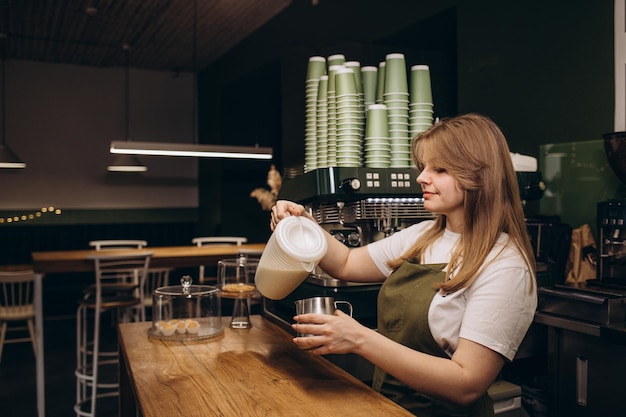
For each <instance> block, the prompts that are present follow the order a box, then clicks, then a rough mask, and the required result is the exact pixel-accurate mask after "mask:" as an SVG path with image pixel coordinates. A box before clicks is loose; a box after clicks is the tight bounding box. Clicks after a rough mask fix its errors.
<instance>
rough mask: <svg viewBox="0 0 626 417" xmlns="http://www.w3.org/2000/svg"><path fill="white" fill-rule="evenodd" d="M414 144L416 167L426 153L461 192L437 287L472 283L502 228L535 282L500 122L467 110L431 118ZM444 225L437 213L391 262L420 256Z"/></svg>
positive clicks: (450, 289) (394, 264) (451, 288)
mask: <svg viewBox="0 0 626 417" xmlns="http://www.w3.org/2000/svg"><path fill="white" fill-rule="evenodd" d="M412 148H413V149H412V151H413V158H414V160H415V163H416V166H417V167H418V168H419V169H422V168H423V166H424V165H425V162H426V161H425V157H426V158H427V159H428V161H427V162H428V164H429V165H435V166H438V167H441V168H444V169H446V170H447V172H448V173H449V174H450V175H452V176H453V177H454V178H455V180H456V181H457V184H458V187H459V188H460V189H461V190H462V191H463V192H464V197H465V198H464V222H463V230H462V231H461V237H460V239H459V242H458V244H457V245H456V246H455V249H454V250H453V252H452V255H451V259H450V263H449V264H448V268H447V271H448V272H447V274H448V276H447V277H446V278H447V279H446V281H445V282H444V283H441V284H438V285H437V286H438V288H440V289H442V290H444V291H446V292H454V291H457V290H459V289H461V288H465V287H468V286H469V285H471V284H472V282H474V280H475V279H476V277H477V275H478V273H479V272H480V270H481V268H482V267H483V265H484V264H485V261H486V259H487V256H488V255H489V253H490V251H491V250H492V249H493V247H494V246H495V244H496V242H497V241H498V239H499V238H500V236H501V234H502V233H503V232H504V233H507V234H508V237H509V243H512V244H513V245H514V246H515V247H517V248H518V250H519V252H520V253H521V255H522V256H523V257H524V258H525V261H526V264H527V265H528V269H529V270H530V271H531V277H532V280H533V283H532V285H534V279H535V273H534V271H535V263H534V255H533V249H532V246H531V244H530V239H529V237H528V233H527V229H526V222H525V218H524V212H523V209H522V202H521V198H520V195H519V188H518V184H517V177H516V175H515V171H514V169H513V163H512V161H511V156H510V153H509V147H508V145H507V143H506V139H505V137H504V134H503V133H502V131H501V130H500V128H499V127H498V126H497V125H496V124H495V123H494V122H493V121H492V120H491V119H489V118H487V117H485V116H482V115H478V114H466V115H462V116H458V117H454V118H450V119H444V120H442V121H440V122H439V123H437V124H435V125H434V126H433V127H432V128H430V129H429V130H427V131H425V132H423V133H421V134H420V135H419V136H417V137H416V138H415V139H414V140H413V145H412ZM445 227H446V216H445V215H440V216H438V217H437V219H436V220H435V223H434V225H433V227H432V228H430V229H429V230H428V231H426V232H425V233H424V235H423V236H422V237H421V238H420V239H419V240H418V241H416V242H415V244H413V246H412V247H411V248H410V249H409V250H408V251H407V253H405V254H403V255H402V257H401V258H399V259H396V260H394V261H392V262H390V266H391V267H392V268H397V267H398V266H400V264H402V263H403V262H404V261H405V260H407V259H409V258H417V259H422V257H423V255H424V253H425V252H426V250H427V248H428V247H429V246H430V245H431V244H432V243H433V242H434V241H435V240H437V239H438V238H439V237H440V236H441V235H443V232H444V230H445ZM452 271H454V274H452V275H450V273H451V272H452ZM531 288H532V287H531Z"/></svg>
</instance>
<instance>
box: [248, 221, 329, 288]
mask: <svg viewBox="0 0 626 417" xmlns="http://www.w3.org/2000/svg"><path fill="white" fill-rule="evenodd" d="M327 250H328V242H327V240H326V234H325V232H324V230H323V229H322V228H321V227H320V226H319V225H318V224H317V223H315V222H314V221H312V220H309V219H308V218H306V217H302V216H290V217H287V218H285V219H282V220H281V221H280V222H279V223H278V225H277V226H276V229H274V233H272V236H270V239H269V240H268V242H267V245H266V246H265V249H264V250H263V254H262V255H261V259H260V260H259V265H258V267H257V270H256V274H255V277H254V281H255V284H256V287H257V289H258V290H259V292H260V293H261V294H262V295H263V296H264V297H267V298H270V299H272V300H280V299H283V298H285V297H286V296H287V295H289V293H291V292H292V291H293V290H295V289H296V287H297V286H298V285H300V284H301V283H302V281H304V280H305V279H306V277H307V276H308V275H309V274H310V273H311V272H312V271H313V270H314V269H315V267H316V266H317V263H318V262H319V261H320V259H322V258H323V257H324V255H325V254H326V251H327Z"/></svg>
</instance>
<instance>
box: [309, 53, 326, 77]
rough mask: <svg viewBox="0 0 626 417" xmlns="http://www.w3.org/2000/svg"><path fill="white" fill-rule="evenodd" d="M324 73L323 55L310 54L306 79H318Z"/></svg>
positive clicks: (324, 62)
mask: <svg viewBox="0 0 626 417" xmlns="http://www.w3.org/2000/svg"><path fill="white" fill-rule="evenodd" d="M325 74H326V59H325V58H324V57H323V56H312V57H310V58H309V65H308V66H307V72H306V79H307V80H315V79H319V78H320V77H321V76H322V75H325Z"/></svg>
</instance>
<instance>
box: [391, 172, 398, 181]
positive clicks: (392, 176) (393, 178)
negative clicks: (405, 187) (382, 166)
mask: <svg viewBox="0 0 626 417" xmlns="http://www.w3.org/2000/svg"><path fill="white" fill-rule="evenodd" d="M391 179H392V180H395V179H398V177H397V176H396V174H395V172H392V173H391Z"/></svg>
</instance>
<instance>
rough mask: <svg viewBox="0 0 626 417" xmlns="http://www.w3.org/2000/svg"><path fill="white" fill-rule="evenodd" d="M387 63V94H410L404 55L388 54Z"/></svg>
mask: <svg viewBox="0 0 626 417" xmlns="http://www.w3.org/2000/svg"><path fill="white" fill-rule="evenodd" d="M385 63H386V65H385V67H386V69H385V71H386V73H385V93H408V92H409V85H408V81H407V73H406V60H405V59H404V54H397V53H396V54H388V55H387V56H386V58H385Z"/></svg>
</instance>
